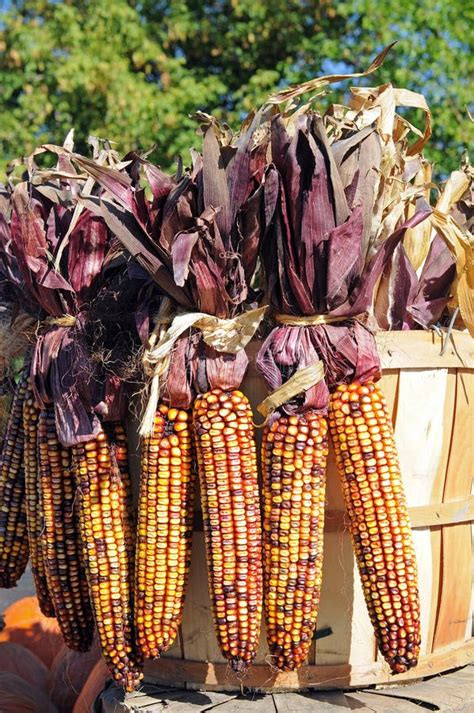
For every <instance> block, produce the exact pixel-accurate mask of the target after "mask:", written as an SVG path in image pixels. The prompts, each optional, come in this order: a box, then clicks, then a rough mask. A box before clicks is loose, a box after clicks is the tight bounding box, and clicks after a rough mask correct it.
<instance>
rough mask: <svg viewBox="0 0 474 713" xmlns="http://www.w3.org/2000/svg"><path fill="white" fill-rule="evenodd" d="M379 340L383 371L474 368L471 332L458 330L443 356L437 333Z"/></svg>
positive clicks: (255, 343)
mask: <svg viewBox="0 0 474 713" xmlns="http://www.w3.org/2000/svg"><path fill="white" fill-rule="evenodd" d="M375 339H376V342H377V348H378V351H379V354H380V358H381V361H382V367H383V369H437V368H444V369H456V368H462V367H463V366H464V367H465V368H468V369H472V368H474V340H473V339H472V337H470V336H469V334H468V333H467V332H460V331H459V330H454V332H453V338H452V340H451V341H450V342H449V344H448V346H447V349H446V352H445V354H444V355H443V356H440V351H441V346H442V341H441V338H440V337H438V336H437V335H436V334H435V333H434V332H425V331H423V330H413V331H409V330H407V331H404V332H378V334H376V335H375ZM261 344H262V342H261V340H258V339H254V340H252V341H251V342H250V344H249V345H248V346H247V347H246V352H247V355H248V356H249V359H250V360H254V359H255V356H256V354H257V352H258V350H259V348H260V346H261Z"/></svg>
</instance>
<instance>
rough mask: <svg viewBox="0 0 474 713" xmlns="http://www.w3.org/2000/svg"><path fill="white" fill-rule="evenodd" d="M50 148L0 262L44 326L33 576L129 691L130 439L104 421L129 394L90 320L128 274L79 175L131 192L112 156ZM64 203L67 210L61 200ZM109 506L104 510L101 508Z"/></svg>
mask: <svg viewBox="0 0 474 713" xmlns="http://www.w3.org/2000/svg"><path fill="white" fill-rule="evenodd" d="M49 148H50V149H51V150H52V151H53V153H56V154H58V155H59V159H58V166H57V168H56V169H53V170H50V171H42V170H40V169H38V168H37V167H36V165H35V163H34V160H33V159H32V158H30V160H29V161H28V162H27V164H26V171H25V174H24V175H23V179H24V180H23V181H22V182H20V183H17V184H15V182H12V183H11V184H10V187H9V190H10V196H9V198H10V201H9V213H8V216H7V217H8V220H7V221H6V222H5V225H4V228H5V229H4V230H3V231H0V232H1V234H2V236H1V240H2V256H3V258H8V264H7V267H8V271H7V270H4V273H5V274H6V276H7V278H8V279H9V280H10V282H11V285H12V286H13V287H14V288H15V289H16V290H17V291H18V286H19V285H20V284H23V294H24V298H23V299H24V303H25V304H26V309H29V310H30V312H31V313H33V312H35V316H37V317H38V320H39V321H38V326H37V329H36V331H35V340H34V344H33V349H32V352H33V353H32V361H31V368H30V373H29V375H30V384H31V390H32V393H31V395H29V396H28V398H27V399H26V401H25V404H24V430H25V450H24V468H25V473H26V502H25V504H26V511H27V523H28V533H29V546H30V554H31V559H32V569H33V575H34V578H35V583H36V588H37V593H38V598H39V600H40V604H41V607H42V609H43V611H44V613H46V614H48V615H53V614H56V616H57V617H58V622H59V624H60V627H61V630H62V633H63V635H64V638H65V641H66V643H67V644H68V645H69V646H72V647H73V648H77V649H80V650H84V649H86V648H87V647H88V646H90V643H91V641H92V635H93V626H92V618H91V610H92V612H93V614H94V618H95V620H96V623H97V626H98V628H99V629H100V632H101V634H102V635H101V644H102V647H103V652H104V655H105V657H106V658H107V661H108V663H109V666H110V669H111V672H112V675H113V676H114V677H115V678H116V679H117V680H119V681H120V682H121V683H122V684H123V685H124V686H125V687H126V688H128V689H130V688H132V687H134V686H135V685H136V684H137V682H138V680H139V677H140V673H139V666H138V664H137V660H136V658H135V657H134V654H133V639H134V636H133V630H132V620H131V610H130V606H131V582H132V578H133V560H132V559H131V558H130V556H129V555H130V554H131V553H132V552H133V545H134V543H133V537H134V535H133V531H132V523H131V521H130V518H131V512H130V511H131V494H130V489H131V485H130V478H129V476H128V473H127V463H126V460H127V456H126V449H124V431H123V429H122V430H120V428H119V427H117V428H114V429H113V430H114V434H115V432H116V434H117V436H115V435H113V436H112V437H111V438H108V437H106V436H105V435H104V431H103V427H102V422H103V421H112V422H115V421H118V420H120V419H121V418H122V416H123V414H124V407H125V406H126V403H125V400H124V398H123V384H122V383H121V381H120V380H119V379H118V378H117V375H116V374H111V373H109V372H108V371H106V370H105V369H104V365H103V363H102V362H101V361H100V360H98V359H97V355H96V354H94V352H93V344H94V342H95V331H96V329H97V328H98V325H97V320H96V319H95V316H94V314H93V311H92V306H93V305H94V304H95V302H96V300H97V299H98V298H99V296H101V295H102V292H103V291H104V289H106V287H107V284H108V283H109V282H114V280H115V276H116V274H117V273H123V272H124V267H123V266H122V264H121V262H120V251H119V250H118V248H117V244H116V243H114V242H113V240H112V239H111V234H110V233H109V231H108V229H107V227H106V225H105V223H104V222H103V221H102V220H101V219H100V218H98V217H96V216H94V215H93V214H91V213H90V212H89V211H87V210H86V209H84V208H83V207H82V206H80V205H79V203H77V202H76V200H75V199H74V196H76V195H77V188H78V185H77V184H80V189H81V190H82V191H84V192H85V193H87V192H91V191H93V190H95V192H100V189H97V187H96V188H95V189H94V182H93V181H92V182H91V181H89V182H87V179H84V177H83V176H84V174H83V173H82V174H78V173H76V167H79V169H80V167H81V162H85V163H86V164H87V165H88V166H89V167H92V170H93V171H95V172H97V173H98V174H99V175H102V174H103V173H104V172H105V173H106V175H107V176H108V175H109V174H110V175H111V176H113V177H114V178H115V179H116V180H118V182H119V184H120V185H123V186H128V185H129V184H130V179H129V178H128V176H127V175H126V174H123V173H121V171H120V170H118V169H116V168H113V167H111V166H103V165H102V164H103V163H104V161H106V160H107V156H102V157H99V158H97V160H95V161H91V160H89V159H85V158H82V157H80V156H78V155H76V154H73V153H72V152H71V151H70V150H69V149H68V148H64V147H49ZM112 162H113V161H112ZM65 188H67V189H68V190H67V191H66V194H67V196H68V197H67V198H65V197H64V195H63V191H64V189H65ZM59 194H61V195H62V196H63V198H62V199H61V200H57V199H55V198H57V195H59ZM140 284H142V281H140ZM99 326H100V325H99ZM97 443H99V445H100V448H99V446H98V445H97ZM87 444H90V446H89V448H90V449H91V457H90V458H83V459H82V460H81V459H80V458H79V456H80V453H79V454H78V453H76V461H77V462H78V463H79V464H80V465H77V466H76V465H74V467H73V469H74V470H77V473H74V476H73V474H72V472H71V459H72V455H74V454H71V451H70V448H71V447H72V448H73V449H79V450H80V449H84V448H85V447H86V445H87ZM97 451H100V453H97ZM109 451H110V453H109ZM116 453H117V455H116ZM94 454H95V455H97V457H98V459H99V461H101V458H102V461H101V463H102V464H101V465H100V467H99V470H98V466H97V461H96V460H94V458H93V457H92V455H94ZM104 463H105V464H106V465H104ZM74 478H77V490H76V481H75V479H74ZM99 485H100V487H99ZM98 489H99V490H98ZM111 492H114V493H116V492H118V493H119V495H120V507H118V506H117V507H114V513H113V514H114V516H115V519H114V521H113V522H114V529H113V533H114V537H111V536H109V535H108V534H107V533H106V532H104V530H103V529H101V528H106V527H108V525H109V521H108V518H109V516H110V512H109V510H110V498H111V496H110V493H111ZM86 493H89V497H86V496H85V494H86ZM91 493H92V494H91ZM102 494H103V499H102V498H101V497H99V498H98V500H97V497H98V495H102ZM76 495H77V496H78V497H76ZM79 496H80V497H79ZM76 510H77V512H76ZM77 517H78V519H79V523H80V525H81V538H79V537H78V527H79V525H78V523H77ZM92 521H93V527H92V528H91V529H90V530H86V529H85V527H84V522H92ZM99 525H100V527H99ZM86 535H87V537H86ZM114 538H117V542H118V544H117V543H116V542H115V540H114ZM79 539H80V540H81V543H80V544H81V546H80V547H79ZM122 542H124V543H125V546H126V547H125V551H122ZM117 550H118V551H119V555H118V559H117ZM104 558H105V559H104ZM98 561H99V562H100V564H101V566H105V563H106V562H109V563H113V568H112V573H111V574H110V577H109V575H108V573H106V574H100V576H99V575H98V572H97V562H98ZM83 571H85V574H86V581H87V583H88V585H89V593H88V592H87V588H86V587H85V582H84V578H83V576H82V572H83ZM104 571H105V572H106V570H104ZM116 581H118V582H119V585H120V597H121V601H120V603H119V604H120V605H119V606H116V599H117V589H116ZM89 596H90V602H89ZM106 600H108V601H109V602H110V605H107V606H106V604H105V602H106ZM104 612H105V622H104Z"/></svg>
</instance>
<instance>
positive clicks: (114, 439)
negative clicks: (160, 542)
mask: <svg viewBox="0 0 474 713" xmlns="http://www.w3.org/2000/svg"><path fill="white" fill-rule="evenodd" d="M103 428H104V432H105V434H106V435H107V438H108V440H109V443H110V445H111V447H112V449H113V452H114V455H115V459H116V461H117V465H118V468H119V471H120V475H121V476H122V497H123V499H124V508H125V509H124V512H126V513H127V515H128V516H127V517H126V518H125V519H124V521H123V526H124V532H125V542H126V545H127V554H128V558H129V560H128V562H129V569H130V571H131V572H133V571H134V560H135V530H136V528H135V518H134V508H133V493H132V481H131V478H130V468H129V464H128V440H127V433H126V431H125V428H124V425H123V424H122V423H120V421H111V422H108V423H104V425H103Z"/></svg>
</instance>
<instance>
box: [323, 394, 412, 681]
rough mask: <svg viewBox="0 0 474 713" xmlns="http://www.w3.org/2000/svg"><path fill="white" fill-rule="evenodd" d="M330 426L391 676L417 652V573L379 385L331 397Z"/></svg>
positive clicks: (360, 561)
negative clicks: (391, 671) (391, 672)
mask: <svg viewBox="0 0 474 713" xmlns="http://www.w3.org/2000/svg"><path fill="white" fill-rule="evenodd" d="M329 424H330V430H331V437H332V441H333V443H334V450H335V454H336V462H337V466H338V470H339V473H340V475H341V479H342V487H343V492H344V499H345V503H346V509H347V513H348V515H349V518H350V523H351V534H352V539H353V543H354V550H355V554H356V558H357V564H358V566H359V572H360V576H361V580H362V586H363V590H364V596H365V600H366V602H367V607H368V610H369V614H370V618H371V620H372V624H373V626H374V629H375V635H376V639H377V643H378V646H379V649H380V651H381V653H382V655H383V656H384V658H385V659H386V660H387V662H388V663H389V665H390V667H391V669H392V670H393V671H394V673H402V672H404V671H406V670H408V669H409V668H412V667H414V666H416V664H417V659H418V654H419V650H420V605H419V597H418V588H417V569H416V560H415V553H414V548H413V542H412V537H411V530H410V525H409V522H408V512H407V506H406V501H405V494H404V491H403V485H402V480H401V475H400V467H399V463H398V456H397V450H396V445H395V441H394V436H393V429H392V424H391V420H390V416H389V414H388V410H387V405H386V402H385V398H384V396H383V393H382V392H381V390H380V388H379V387H378V385H376V384H374V383H372V382H369V383H367V384H364V385H361V384H360V383H358V382H354V383H353V384H350V385H349V386H345V385H342V386H339V387H338V388H337V390H336V392H335V393H334V394H333V395H332V399H331V406H330V413H329Z"/></svg>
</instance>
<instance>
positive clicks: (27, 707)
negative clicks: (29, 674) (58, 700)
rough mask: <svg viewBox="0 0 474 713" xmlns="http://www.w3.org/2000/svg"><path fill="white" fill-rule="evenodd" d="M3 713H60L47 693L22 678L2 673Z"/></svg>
mask: <svg viewBox="0 0 474 713" xmlns="http://www.w3.org/2000/svg"><path fill="white" fill-rule="evenodd" d="M0 710H1V711H2V713H58V710H57V708H56V706H55V705H54V703H53V702H52V701H51V700H50V699H49V698H48V696H47V695H46V693H45V692H44V691H42V690H41V689H40V688H37V687H36V686H32V685H31V684H28V683H26V682H25V680H24V679H23V678H21V676H17V675H16V674H14V673H6V672H4V671H0Z"/></svg>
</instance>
